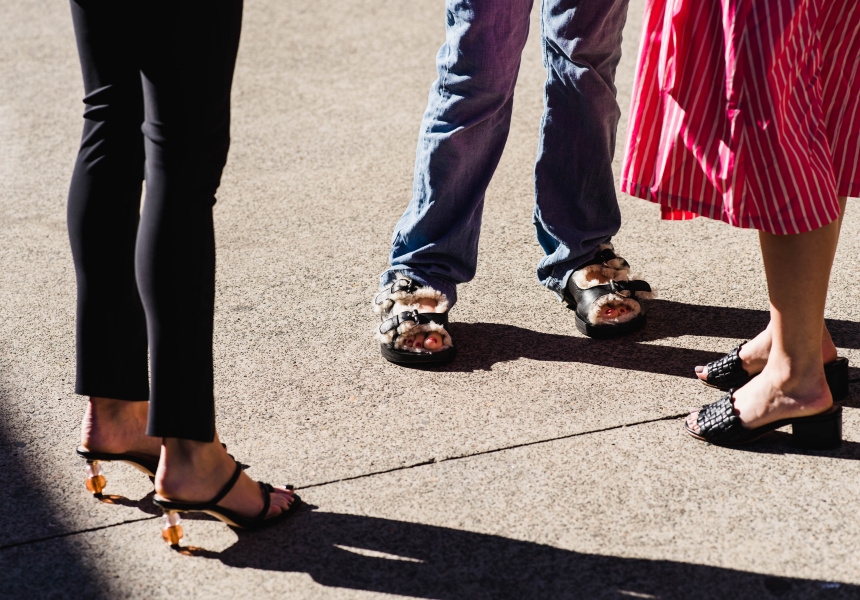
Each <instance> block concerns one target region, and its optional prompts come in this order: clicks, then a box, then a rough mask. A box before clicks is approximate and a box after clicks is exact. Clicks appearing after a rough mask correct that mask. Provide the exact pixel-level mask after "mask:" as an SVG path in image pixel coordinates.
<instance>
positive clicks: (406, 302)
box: [373, 276, 456, 365]
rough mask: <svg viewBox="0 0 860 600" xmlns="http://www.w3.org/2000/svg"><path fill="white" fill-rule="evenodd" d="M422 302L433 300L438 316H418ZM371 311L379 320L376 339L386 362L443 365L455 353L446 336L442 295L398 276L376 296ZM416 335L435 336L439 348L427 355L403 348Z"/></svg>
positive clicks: (443, 295) (422, 314)
mask: <svg viewBox="0 0 860 600" xmlns="http://www.w3.org/2000/svg"><path fill="white" fill-rule="evenodd" d="M425 298H426V299H430V300H434V301H435V302H436V309H437V310H439V311H440V312H418V310H417V308H415V307H416V306H417V302H418V301H419V300H421V299H425ZM373 309H374V311H375V312H377V313H378V314H379V315H380V316H381V318H382V324H381V325H380V326H379V329H378V330H377V333H376V339H377V340H378V341H379V342H380V352H381V353H382V357H383V358H385V359H386V360H388V361H390V362H393V363H396V364H404V365H422V364H423V365H426V364H444V363H448V362H451V361H452V360H454V356H455V355H456V350H455V348H454V341H453V339H452V338H451V334H450V333H449V330H450V329H451V325H450V323H449V322H448V298H447V297H446V296H445V294H443V293H442V292H439V291H437V290H434V289H433V288H431V287H427V286H421V285H419V284H418V283H416V282H415V281H413V280H412V279H409V278H407V277H403V276H401V277H398V278H397V280H395V281H394V282H393V283H392V284H391V285H390V286H389V287H388V288H387V289H383V290H382V291H380V292H379V293H378V294H377V295H376V297H375V298H374V300H373ZM419 333H426V334H430V333H434V334H436V335H438V336H439V337H440V338H441V341H442V348H440V349H439V350H432V351H431V350H426V349H424V348H412V347H408V346H406V344H405V341H406V338H407V337H412V336H415V335H417V334H419Z"/></svg>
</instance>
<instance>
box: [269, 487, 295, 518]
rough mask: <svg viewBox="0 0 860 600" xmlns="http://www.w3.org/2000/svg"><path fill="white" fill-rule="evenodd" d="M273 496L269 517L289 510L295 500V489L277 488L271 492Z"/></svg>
mask: <svg viewBox="0 0 860 600" xmlns="http://www.w3.org/2000/svg"><path fill="white" fill-rule="evenodd" d="M271 498H272V503H271V505H270V507H269V513H268V514H267V515H266V516H267V517H275V516H278V515H279V514H282V513H284V512H286V511H288V510H289V509H290V507H291V506H292V504H293V501H294V500H295V496H294V493H293V491H292V490H288V489H285V488H275V489H274V491H273V492H272V493H271Z"/></svg>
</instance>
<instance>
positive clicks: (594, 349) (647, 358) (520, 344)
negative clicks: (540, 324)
mask: <svg viewBox="0 0 860 600" xmlns="http://www.w3.org/2000/svg"><path fill="white" fill-rule="evenodd" d="M679 315H683V317H682V318H679ZM564 316H567V315H566V314H565V315H564ZM570 318H571V319H572V318H573V315H570ZM648 319H649V320H648V323H647V324H646V325H645V329H643V330H642V331H640V332H638V333H634V334H630V335H627V336H623V337H620V338H616V339H608V340H594V339H591V338H587V337H584V336H571V335H562V334H553V333H541V332H537V331H533V330H531V329H525V328H522V327H517V326H515V325H505V324H500V323H458V322H454V323H453V324H452V328H451V329H452V332H453V335H454V337H455V340H456V343H457V345H458V353H457V358H456V359H455V360H454V362H453V363H451V364H450V365H448V366H445V367H437V369H438V370H440V371H456V372H470V371H486V370H489V369H490V368H492V366H493V365H494V364H496V363H500V362H506V361H512V360H517V359H519V358H527V359H531V360H538V361H554V362H579V363H584V364H591V365H598V366H603V367H613V368H617V369H625V370H629V371H642V372H645V373H657V374H660V375H672V376H675V377H685V378H688V379H689V380H690V382H691V383H696V380H695V377H694V375H693V367H695V366H696V365H704V364H707V363H708V362H710V361H712V360H716V359H718V358H720V357H721V356H723V355H724V354H725V353H726V352H728V351H729V350H731V349H732V347H734V344H735V342H734V340H736V339H739V338H747V339H748V338H750V337H753V336H755V335H756V334H757V333H758V332H759V331H761V330H763V329H764V328H765V327H766V326H767V322H768V313H767V312H766V311H757V310H749V309H738V308H725V307H718V306H695V305H688V304H681V303H679V302H668V301H663V300H654V301H652V302H651V303H649V311H648ZM827 327H828V329H829V330H830V332H831V335H832V336H833V339H834V341H835V343H836V345H837V346H838V347H841V348H860V323H855V322H853V321H841V320H832V319H828V320H827ZM685 335H697V336H707V337H725V338H729V339H730V340H732V341H727V342H726V344H725V347H724V348H715V349H714V351H713V352H710V351H704V350H692V349H688V348H677V347H674V346H664V345H655V344H649V343H640V342H652V341H655V340H661V339H667V338H673V337H680V336H685ZM488 340H492V343H488ZM849 379H850V381H851V382H852V383H856V382H858V381H860V369H858V368H857V367H853V366H852V367H849ZM843 404H844V405H845V406H855V405H856V406H860V402H858V401H856V400H852V399H851V398H849V399H848V400H847V401H845V402H843Z"/></svg>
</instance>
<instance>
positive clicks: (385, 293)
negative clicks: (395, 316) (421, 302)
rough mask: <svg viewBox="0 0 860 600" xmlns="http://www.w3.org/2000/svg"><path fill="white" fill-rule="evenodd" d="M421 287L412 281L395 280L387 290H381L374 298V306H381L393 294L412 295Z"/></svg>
mask: <svg viewBox="0 0 860 600" xmlns="http://www.w3.org/2000/svg"><path fill="white" fill-rule="evenodd" d="M419 287H421V286H420V285H418V284H417V283H416V282H415V281H414V280H413V279H406V278H405V277H402V278H397V279H395V280H394V281H392V282H391V285H390V286H388V288H386V289H383V290H381V291H380V292H379V293H378V294H376V297H374V299H373V302H374V304H382V303H384V302H385V301H386V300H388V299H389V298H390V297H391V296H393V295H394V294H397V293H399V292H406V293H407V294H414V293H415V291H416V290H417V289H418V288H419Z"/></svg>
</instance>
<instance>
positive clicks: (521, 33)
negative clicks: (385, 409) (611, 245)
mask: <svg viewBox="0 0 860 600" xmlns="http://www.w3.org/2000/svg"><path fill="white" fill-rule="evenodd" d="M627 3H628V0H543V2H542V6H541V37H542V42H543V54H544V59H543V60H544V65H545V66H546V70H547V79H546V84H545V86H544V113H543V119H542V121H541V131H540V142H539V144H538V155H537V162H536V164H535V207H534V217H533V219H532V220H533V222H534V225H535V229H536V230H537V239H538V242H539V243H540V245H541V246H542V247H543V249H544V251H545V252H546V256H545V257H544V258H543V259H542V260H541V261H540V263H539V264H538V269H537V275H538V279H539V280H540V282H541V283H542V284H543V285H545V286H546V287H548V288H550V289H551V290H553V291H555V292H556V293H557V294H561V292H562V290H563V289H564V286H565V285H566V284H567V279H568V277H569V276H570V274H571V273H572V272H573V271H574V270H575V269H576V268H577V267H579V266H581V265H582V264H584V263H585V262H587V261H588V260H589V259H590V258H592V257H593V256H594V254H595V252H596V251H597V249H598V247H599V246H600V244H602V243H606V242H609V241H610V239H611V238H612V236H613V235H615V234H616V233H617V232H618V229H619V227H620V225H621V214H620V211H619V209H618V200H617V198H616V196H615V184H614V177H613V174H612V157H613V154H614V152H615V132H616V129H617V126H618V119H619V117H620V114H621V113H620V110H619V108H618V102H617V101H616V99H615V94H616V91H615V70H616V67H617V66H618V62H619V60H620V59H621V34H622V29H623V28H624V21H625V20H626V17H627ZM446 4H447V6H446V12H447V27H446V39H445V43H444V44H443V46H442V48H441V49H440V50H439V53H438V55H437V56H436V66H437V70H438V73H439V77H438V79H437V80H436V81H435V82H434V84H433V87H432V89H431V90H430V97H429V100H428V103H427V110H426V112H425V113H424V118H423V120H422V122H421V132H420V135H419V138H418V150H417V156H416V160H415V179H414V184H413V195H412V200H411V201H410V203H409V206H408V207H407V208H406V212H405V213H404V214H403V216H402V217H401V218H400V221H399V222H398V223H397V225H396V227H395V230H394V236H393V238H392V243H391V254H390V262H391V267H390V268H389V269H388V270H386V271H385V272H383V273H382V275H381V276H380V285H381V286H385V285H387V284H388V283H390V282H391V281H393V280H394V279H395V278H396V277H397V275H398V274H404V275H407V276H409V277H412V278H413V279H415V280H416V281H418V282H420V283H422V284H424V285H429V286H431V287H433V288H435V289H438V290H439V291H441V292H443V293H445V294H446V295H447V296H448V298H449V300H450V301H451V303H452V304H453V303H454V302H456V299H457V290H456V286H457V284H458V283H465V282H467V281H470V280H471V279H472V278H473V277H474V276H475V269H476V265H477V259H478V237H479V235H480V229H481V212H482V210H483V206H484V194H485V192H486V189H487V186H488V185H489V183H490V179H491V177H492V176H493V173H494V171H495V169H496V166H497V165H498V163H499V159H500V158H501V155H502V150H503V149H504V146H505V142H506V140H507V137H508V131H509V129H510V120H511V110H512V107H513V98H514V86H515V84H516V80H517V74H518V72H519V68H520V58H521V55H522V50H523V46H524V45H525V43H526V38H527V37H528V32H529V13H530V12H531V9H532V0H504V1H500V0H447V3H446Z"/></svg>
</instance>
